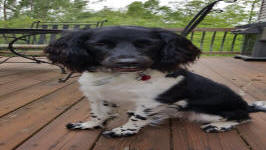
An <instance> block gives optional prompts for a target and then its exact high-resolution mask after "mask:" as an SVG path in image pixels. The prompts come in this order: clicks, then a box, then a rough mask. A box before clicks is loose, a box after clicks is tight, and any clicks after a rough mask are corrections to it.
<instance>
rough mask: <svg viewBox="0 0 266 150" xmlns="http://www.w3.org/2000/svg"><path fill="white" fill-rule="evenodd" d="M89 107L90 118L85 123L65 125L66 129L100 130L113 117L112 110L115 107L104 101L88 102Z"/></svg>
mask: <svg viewBox="0 0 266 150" xmlns="http://www.w3.org/2000/svg"><path fill="white" fill-rule="evenodd" d="M90 105H91V112H90V114H91V118H90V120H89V121H86V122H78V123H69V124H67V125H66V127H67V128H68V129H93V128H102V127H103V123H104V122H105V121H106V120H107V119H109V118H112V117H114V116H113V114H112V108H113V107H117V105H115V104H112V103H109V102H107V101H104V100H94V101H92V100H90Z"/></svg>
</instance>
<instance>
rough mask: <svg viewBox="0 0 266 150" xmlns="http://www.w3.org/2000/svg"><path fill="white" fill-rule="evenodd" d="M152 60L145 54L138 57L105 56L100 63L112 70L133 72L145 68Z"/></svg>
mask: <svg viewBox="0 0 266 150" xmlns="http://www.w3.org/2000/svg"><path fill="white" fill-rule="evenodd" d="M152 63H153V62H152V60H151V59H150V58H148V57H145V56H138V57H107V58H106V59H104V61H103V62H102V65H103V66H104V67H106V68H110V69H112V70H113V71H118V72H134V71H140V70H145V69H146V68H148V67H150V66H151V64H152Z"/></svg>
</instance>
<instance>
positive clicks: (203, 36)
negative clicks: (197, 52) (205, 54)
mask: <svg viewBox="0 0 266 150" xmlns="http://www.w3.org/2000/svg"><path fill="white" fill-rule="evenodd" d="M205 34H206V32H205V31H203V32H202V36H201V39H200V49H201V50H202V49H203V43H204V38H205Z"/></svg>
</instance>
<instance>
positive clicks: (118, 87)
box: [79, 70, 184, 103]
mask: <svg viewBox="0 0 266 150" xmlns="http://www.w3.org/2000/svg"><path fill="white" fill-rule="evenodd" d="M147 73H148V74H149V75H150V76H151V79H149V80H146V81H142V80H137V79H136V78H137V77H138V74H137V73H104V72H98V73H89V72H85V73H83V74H82V76H81V77H80V79H79V83H80V84H81V90H82V92H83V93H84V94H85V95H86V96H87V97H88V99H89V100H93V101H95V100H106V101H111V102H114V103H123V102H129V101H131V102H135V103H147V102H150V101H152V100H154V98H156V96H158V95H159V94H161V93H163V92H164V91H166V90H168V89H169V88H170V87H172V86H174V85H175V84H177V83H179V82H180V81H182V80H183V78H184V77H183V76H179V77H177V78H166V77H165V74H164V73H162V72H159V71H155V70H148V71H147Z"/></svg>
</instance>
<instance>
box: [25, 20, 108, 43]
mask: <svg viewBox="0 0 266 150" xmlns="http://www.w3.org/2000/svg"><path fill="white" fill-rule="evenodd" d="M105 22H107V20H103V21H97V22H41V21H35V22H33V23H32V24H31V28H32V29H63V30H82V29H90V28H100V27H102V26H103V24H104V23H105ZM58 36H59V35H57V34H41V35H35V36H31V37H29V39H28V44H46V43H49V42H52V41H54V40H55V39H56V38H57V37H58Z"/></svg>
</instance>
